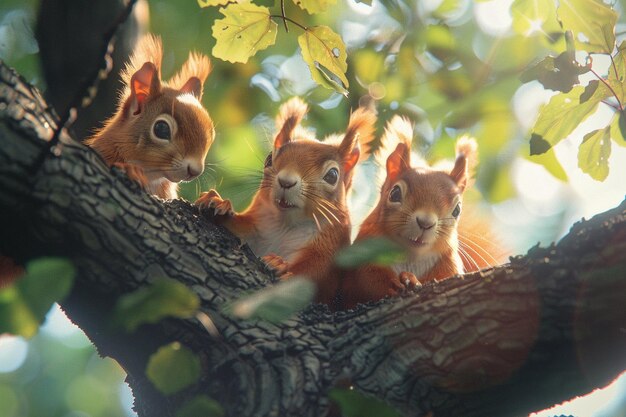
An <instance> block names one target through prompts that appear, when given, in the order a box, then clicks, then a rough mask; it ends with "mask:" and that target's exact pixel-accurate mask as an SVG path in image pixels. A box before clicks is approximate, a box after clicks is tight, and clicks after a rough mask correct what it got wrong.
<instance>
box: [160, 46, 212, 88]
mask: <svg viewBox="0 0 626 417" xmlns="http://www.w3.org/2000/svg"><path fill="white" fill-rule="evenodd" d="M211 69H212V68H211V61H210V60H209V58H208V57H207V56H206V55H203V54H199V53H196V52H190V53H189V58H187V61H185V63H184V64H183V66H182V68H181V69H180V71H178V73H177V74H176V75H175V76H173V77H172V79H171V80H170V81H169V83H168V84H169V85H170V86H171V87H173V88H176V89H178V90H179V91H180V92H182V93H189V94H193V96H194V97H196V98H197V99H198V100H201V99H202V88H203V86H204V82H205V81H206V79H207V77H208V76H209V74H210V73H211Z"/></svg>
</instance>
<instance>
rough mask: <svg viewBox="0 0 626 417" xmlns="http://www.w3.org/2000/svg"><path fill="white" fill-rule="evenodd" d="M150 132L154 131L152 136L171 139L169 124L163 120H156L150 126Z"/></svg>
mask: <svg viewBox="0 0 626 417" xmlns="http://www.w3.org/2000/svg"><path fill="white" fill-rule="evenodd" d="M152 132H153V133H154V136H156V137H157V138H159V139H164V140H170V139H172V131H171V130H170V125H169V124H168V123H167V122H166V121H164V120H157V122H156V123H155V124H154V126H152Z"/></svg>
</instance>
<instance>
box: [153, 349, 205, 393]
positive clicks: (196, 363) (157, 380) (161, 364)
mask: <svg viewBox="0 0 626 417" xmlns="http://www.w3.org/2000/svg"><path fill="white" fill-rule="evenodd" d="M146 375H147V376H148V379H149V380H150V381H151V382H152V384H154V386H155V387H157V389H158V390H159V391H161V392H162V393H163V394H165V395H170V394H174V393H176V392H178V391H180V390H182V389H184V388H186V387H188V386H189V385H191V384H193V383H194V382H196V381H197V380H198V378H199V377H200V360H199V359H198V357H197V356H196V355H195V354H194V353H193V352H192V351H191V350H190V349H189V348H187V347H185V346H183V345H181V344H180V343H178V342H172V343H170V344H169V345H165V346H161V347H160V348H159V350H157V351H156V352H155V353H153V354H152V355H151V356H150V359H148V366H147V367H146Z"/></svg>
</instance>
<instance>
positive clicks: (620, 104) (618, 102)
mask: <svg viewBox="0 0 626 417" xmlns="http://www.w3.org/2000/svg"><path fill="white" fill-rule="evenodd" d="M589 71H591V73H592V74H593V75H595V76H596V77H597V78H598V80H600V81H602V83H603V84H604V85H606V88H608V89H609V91H610V92H611V93H613V97H615V100H617V104H619V110H620V111H624V106H623V105H622V102H621V101H620V99H619V97H617V93H615V90H613V87H611V85H610V84H609V83H607V82H606V80H605V79H604V78H602V77H601V76H600V75H599V74H598V73H597V72H595V71H594V70H593V68H591V67H589Z"/></svg>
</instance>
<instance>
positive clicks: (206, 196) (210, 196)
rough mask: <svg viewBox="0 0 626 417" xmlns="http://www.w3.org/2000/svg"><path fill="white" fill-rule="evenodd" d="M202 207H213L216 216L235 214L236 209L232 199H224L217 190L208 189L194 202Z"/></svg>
mask: <svg viewBox="0 0 626 417" xmlns="http://www.w3.org/2000/svg"><path fill="white" fill-rule="evenodd" d="M194 204H195V205H196V206H198V207H199V208H200V210H202V209H209V208H212V209H213V210H214V214H215V215H216V216H224V215H228V216H233V215H234V214H235V211H234V210H233V205H232V203H231V202H230V200H224V199H223V198H222V197H221V196H220V195H219V193H218V192H217V191H216V190H211V191H207V192H205V193H202V194H200V197H198V199H197V200H196V202H195V203H194Z"/></svg>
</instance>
